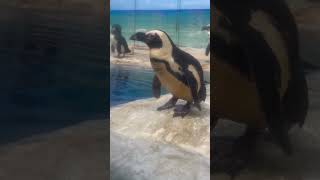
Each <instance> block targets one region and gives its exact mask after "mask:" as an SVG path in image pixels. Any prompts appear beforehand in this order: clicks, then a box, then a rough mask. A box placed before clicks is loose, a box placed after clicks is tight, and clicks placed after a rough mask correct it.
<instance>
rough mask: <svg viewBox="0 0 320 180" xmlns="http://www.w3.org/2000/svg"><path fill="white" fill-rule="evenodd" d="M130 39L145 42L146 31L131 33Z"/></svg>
mask: <svg viewBox="0 0 320 180" xmlns="http://www.w3.org/2000/svg"><path fill="white" fill-rule="evenodd" d="M130 40H134V41H142V42H145V40H146V33H144V32H137V33H135V34H133V35H132V36H131V37H130Z"/></svg>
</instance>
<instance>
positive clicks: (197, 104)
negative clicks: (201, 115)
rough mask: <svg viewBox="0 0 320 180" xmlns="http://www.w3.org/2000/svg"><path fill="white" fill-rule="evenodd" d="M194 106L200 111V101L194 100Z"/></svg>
mask: <svg viewBox="0 0 320 180" xmlns="http://www.w3.org/2000/svg"><path fill="white" fill-rule="evenodd" d="M194 106H195V107H196V108H198V109H199V111H201V106H200V103H199V102H194Z"/></svg>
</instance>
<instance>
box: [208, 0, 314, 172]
mask: <svg viewBox="0 0 320 180" xmlns="http://www.w3.org/2000/svg"><path fill="white" fill-rule="evenodd" d="M214 7H215V8H216V9H215V11H216V16H215V17H214V18H213V19H215V20H214V28H213V33H212V38H213V42H214V44H213V59H214V61H213V62H214V63H213V66H214V68H213V69H214V70H213V71H212V73H213V76H214V92H213V99H214V106H213V108H214V109H213V112H214V113H213V114H214V119H213V122H212V125H215V124H216V123H217V121H218V119H219V118H226V119H230V120H232V121H236V122H238V123H242V124H245V125H246V126H247V128H246V132H245V133H244V135H243V136H241V137H240V138H239V139H238V140H237V141H236V142H235V144H234V146H233V149H232V153H231V154H230V158H229V159H224V161H225V162H222V163H220V162H219V161H213V162H211V164H212V171H213V173H214V172H215V170H216V171H218V170H222V171H227V172H228V173H229V174H231V175H232V176H234V175H236V174H237V173H238V172H239V171H240V170H241V169H242V168H244V167H245V165H246V163H248V161H249V159H250V155H251V154H252V150H253V147H254V146H255V143H256V142H257V140H258V138H257V137H258V135H259V134H261V133H262V132H265V130H267V132H268V133H270V135H271V136H272V139H273V140H274V142H275V143H276V144H278V145H279V147H281V149H282V150H283V151H284V152H285V153H286V154H289V155H290V154H292V152H293V150H292V144H291V142H290V138H289V135H288V131H289V130H290V129H291V127H292V126H294V125H295V124H297V125H299V126H300V127H302V126H303V124H304V121H305V118H306V115H307V110H308V104H309V102H308V88H307V83H306V79H305V75H304V72H303V66H302V64H303V63H302V61H301V59H300V54H299V42H298V31H297V26H296V24H295V20H294V17H293V15H292V14H291V12H290V10H289V8H288V6H287V4H286V3H285V1H283V0H244V1H238V0H216V1H214ZM215 148H216V146H215ZM213 156H214V155H213Z"/></svg>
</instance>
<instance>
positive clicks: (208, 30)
mask: <svg viewBox="0 0 320 180" xmlns="http://www.w3.org/2000/svg"><path fill="white" fill-rule="evenodd" d="M201 30H202V31H207V32H208V36H209V40H210V24H208V25H206V26H203V27H202V28H201ZM209 53H210V41H209V43H208V45H207V48H206V52H205V54H206V56H208V55H209Z"/></svg>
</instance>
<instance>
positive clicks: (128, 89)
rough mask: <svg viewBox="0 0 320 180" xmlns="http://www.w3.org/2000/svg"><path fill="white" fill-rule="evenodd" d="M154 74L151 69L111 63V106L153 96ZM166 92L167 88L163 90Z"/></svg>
mask: <svg viewBox="0 0 320 180" xmlns="http://www.w3.org/2000/svg"><path fill="white" fill-rule="evenodd" d="M153 76H154V72H153V71H152V70H150V69H143V68H137V67H132V66H124V65H111V68H110V106H115V105H119V104H123V103H127V102H129V101H133V100H138V99H143V98H150V97H152V79H153ZM164 93H165V90H162V94H164Z"/></svg>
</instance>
